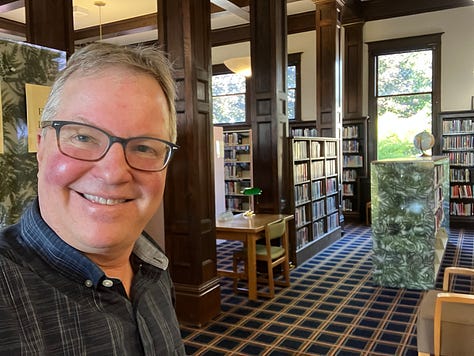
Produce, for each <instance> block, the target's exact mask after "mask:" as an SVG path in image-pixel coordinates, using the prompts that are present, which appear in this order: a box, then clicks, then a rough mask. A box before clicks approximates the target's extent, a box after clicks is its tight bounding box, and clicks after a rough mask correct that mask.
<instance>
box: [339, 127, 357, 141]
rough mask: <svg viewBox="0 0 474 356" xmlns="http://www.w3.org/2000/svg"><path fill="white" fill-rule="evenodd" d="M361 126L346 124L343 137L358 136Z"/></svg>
mask: <svg viewBox="0 0 474 356" xmlns="http://www.w3.org/2000/svg"><path fill="white" fill-rule="evenodd" d="M358 137H359V126H357V125H356V126H344V128H343V129H342V138H358Z"/></svg>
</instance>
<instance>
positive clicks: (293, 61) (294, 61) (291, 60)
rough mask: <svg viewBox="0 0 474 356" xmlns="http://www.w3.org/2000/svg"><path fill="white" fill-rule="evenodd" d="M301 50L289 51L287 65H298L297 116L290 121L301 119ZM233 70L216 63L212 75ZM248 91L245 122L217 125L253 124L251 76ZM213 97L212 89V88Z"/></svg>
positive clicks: (241, 126) (247, 81)
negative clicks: (296, 51) (251, 116)
mask: <svg viewBox="0 0 474 356" xmlns="http://www.w3.org/2000/svg"><path fill="white" fill-rule="evenodd" d="M301 54H302V53H301V52H298V53H289V54H288V63H287V66H290V65H294V66H295V67H296V98H295V118H294V119H292V120H289V122H299V121H301ZM231 73H232V71H231V70H230V69H229V68H227V67H226V66H225V65H224V64H223V63H221V64H214V65H213V66H212V75H213V76H214V75H220V74H231ZM245 86H246V93H245V122H239V123H213V125H215V126H222V127H224V128H226V127H232V128H242V129H243V128H249V127H250V126H251V124H252V123H251V118H250V115H251V113H250V90H248V88H250V78H246V80H245ZM211 97H212V90H211Z"/></svg>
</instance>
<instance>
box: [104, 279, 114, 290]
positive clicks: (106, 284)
mask: <svg viewBox="0 0 474 356" xmlns="http://www.w3.org/2000/svg"><path fill="white" fill-rule="evenodd" d="M102 285H103V286H104V287H107V288H110V287H112V286H113V285H114V282H112V281H111V280H110V279H104V280H103V281H102Z"/></svg>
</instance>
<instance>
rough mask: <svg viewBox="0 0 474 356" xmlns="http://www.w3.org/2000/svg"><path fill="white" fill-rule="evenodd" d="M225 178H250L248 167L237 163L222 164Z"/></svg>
mask: <svg viewBox="0 0 474 356" xmlns="http://www.w3.org/2000/svg"><path fill="white" fill-rule="evenodd" d="M224 177H225V179H250V178H251V177H250V169H248V168H247V167H242V165H239V164H233V165H225V166H224Z"/></svg>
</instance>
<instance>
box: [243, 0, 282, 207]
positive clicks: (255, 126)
mask: <svg viewBox="0 0 474 356" xmlns="http://www.w3.org/2000/svg"><path fill="white" fill-rule="evenodd" d="M250 23H251V41H250V42H251V45H250V48H251V51H250V52H251V57H252V79H251V85H250V87H251V89H250V93H251V94H250V97H251V99H250V106H251V108H250V110H251V111H250V112H251V121H252V123H251V124H252V125H251V126H252V139H253V140H252V141H253V179H254V185H255V186H256V187H259V188H261V189H262V195H260V196H259V197H258V199H255V202H254V203H255V211H256V212H261V213H263V212H265V213H279V212H286V211H285V210H286V209H287V208H288V198H287V193H288V192H287V190H288V185H287V177H288V172H287V171H288V163H287V162H288V161H287V159H286V152H285V148H286V146H287V145H286V142H285V140H286V137H287V131H288V118H287V113H286V108H287V88H286V86H287V78H286V76H287V73H286V71H287V69H286V68H287V61H288V59H287V43H286V41H287V25H286V1H284V0H268V1H257V0H253V1H250Z"/></svg>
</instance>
